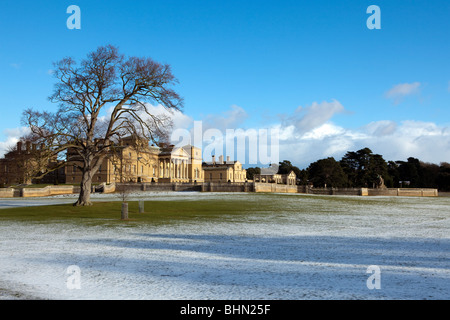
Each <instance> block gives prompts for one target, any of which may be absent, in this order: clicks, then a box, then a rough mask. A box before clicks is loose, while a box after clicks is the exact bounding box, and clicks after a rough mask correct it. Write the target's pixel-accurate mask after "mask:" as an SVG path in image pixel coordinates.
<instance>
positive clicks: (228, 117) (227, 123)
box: [202, 105, 248, 132]
mask: <svg viewBox="0 0 450 320" xmlns="http://www.w3.org/2000/svg"><path fill="white" fill-rule="evenodd" d="M247 118H248V114H247V112H246V111H245V110H244V109H243V108H242V107H240V106H237V105H232V106H230V109H229V110H227V111H225V112H222V113H221V114H209V115H207V116H206V117H205V118H204V119H203V120H202V121H203V127H204V128H215V129H219V130H221V131H224V132H225V130H226V129H235V128H238V127H239V126H241V125H242V124H243V123H244V121H245V120H246V119H247Z"/></svg>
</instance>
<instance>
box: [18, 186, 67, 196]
mask: <svg viewBox="0 0 450 320" xmlns="http://www.w3.org/2000/svg"><path fill="white" fill-rule="evenodd" d="M72 193H74V187H73V186H67V185H64V186H59V185H58V186H47V187H44V188H23V189H21V196H22V197H24V198H30V197H45V196H55V195H61V194H72Z"/></svg>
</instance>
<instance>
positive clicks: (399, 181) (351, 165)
mask: <svg viewBox="0 0 450 320" xmlns="http://www.w3.org/2000/svg"><path fill="white" fill-rule="evenodd" d="M291 170H292V171H294V173H295V174H296V175H297V181H298V184H303V185H308V184H309V185H313V186H314V187H325V186H326V187H334V188H359V187H367V188H373V187H375V186H377V184H378V182H379V181H380V177H382V178H383V180H384V184H385V186H386V187H388V188H437V189H439V190H441V191H450V163H447V162H442V163H441V164H439V165H437V164H432V163H426V162H423V161H420V160H419V159H416V158H413V157H410V158H408V159H407V161H386V160H384V159H383V156H382V155H380V154H374V153H373V152H372V150H370V149H369V148H363V149H361V150H358V151H348V152H347V153H346V154H345V155H344V156H343V157H342V159H341V160H339V161H337V160H335V159H334V158H333V157H328V158H325V159H320V160H317V161H315V162H313V163H311V164H310V165H309V166H308V168H306V169H299V168H298V167H296V166H294V165H293V164H292V163H291V162H290V161H288V160H284V161H282V162H280V163H279V170H278V173H280V174H285V173H289V172H290V171H291ZM260 172H261V169H260V168H259V167H253V168H248V169H247V179H250V180H252V179H253V176H254V175H255V174H259V173H260Z"/></svg>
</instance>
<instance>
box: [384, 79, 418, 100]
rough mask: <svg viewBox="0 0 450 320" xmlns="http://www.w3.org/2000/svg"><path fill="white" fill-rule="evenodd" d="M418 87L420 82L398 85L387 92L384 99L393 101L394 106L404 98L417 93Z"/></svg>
mask: <svg viewBox="0 0 450 320" xmlns="http://www.w3.org/2000/svg"><path fill="white" fill-rule="evenodd" d="M420 86H421V84H420V82H413V83H400V84H397V85H395V86H393V87H392V88H391V89H390V90H388V91H387V92H386V93H385V97H386V98H388V99H393V100H394V103H395V104H399V103H400V102H401V101H402V99H403V98H404V97H406V96H410V95H413V94H417V93H419V92H420Z"/></svg>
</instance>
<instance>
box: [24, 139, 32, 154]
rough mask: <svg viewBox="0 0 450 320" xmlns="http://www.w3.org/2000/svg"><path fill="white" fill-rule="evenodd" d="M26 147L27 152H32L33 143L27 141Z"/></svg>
mask: <svg viewBox="0 0 450 320" xmlns="http://www.w3.org/2000/svg"><path fill="white" fill-rule="evenodd" d="M25 146H26V150H27V152H30V149H31V141H26V142H25Z"/></svg>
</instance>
